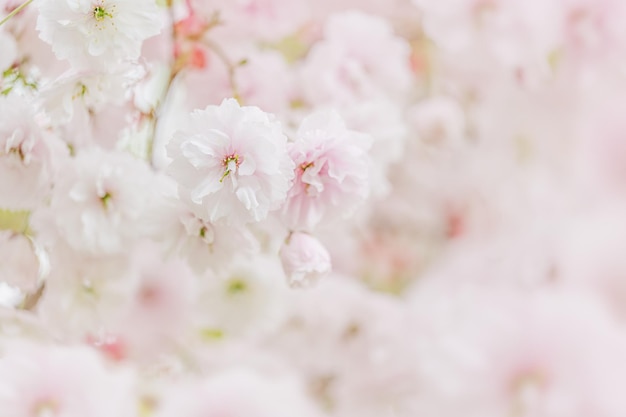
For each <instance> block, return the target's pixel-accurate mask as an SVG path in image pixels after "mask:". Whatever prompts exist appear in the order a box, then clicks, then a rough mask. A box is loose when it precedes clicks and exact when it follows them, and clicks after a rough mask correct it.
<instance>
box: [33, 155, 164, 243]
mask: <svg viewBox="0 0 626 417" xmlns="http://www.w3.org/2000/svg"><path fill="white" fill-rule="evenodd" d="M155 187H157V182H156V180H155V178H154V177H153V176H152V173H151V172H150V170H149V169H148V167H147V166H146V164H145V163H143V162H142V161H138V160H135V159H134V158H133V157H131V156H129V155H128V154H125V153H116V152H105V151H102V150H98V149H91V150H85V151H82V152H80V153H79V154H78V155H77V156H76V157H75V158H74V159H73V160H71V161H70V163H69V164H68V166H67V167H65V169H64V171H63V174H62V177H61V179H60V181H59V182H58V183H57V184H56V186H55V189H54V193H53V195H52V200H51V203H50V207H49V208H46V209H43V210H40V211H38V212H37V213H36V215H35V218H34V219H33V223H34V225H35V228H36V229H37V230H38V231H39V232H40V233H42V234H43V235H44V236H46V240H48V241H62V242H65V243H66V244H68V245H69V246H70V247H72V248H73V249H75V250H77V251H84V252H86V253H91V254H93V255H96V254H114V253H120V252H123V251H125V250H126V245H127V244H129V243H131V242H135V241H137V239H139V238H141V237H142V236H147V235H148V234H149V233H150V231H151V226H150V224H149V223H148V222H147V220H145V219H146V217H145V215H146V210H147V209H148V208H149V207H150V206H151V204H153V202H155V201H156V199H157V193H156V190H155ZM138 190H141V191H142V192H140V193H138V192H137V191H138Z"/></svg>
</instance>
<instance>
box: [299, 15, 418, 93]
mask: <svg viewBox="0 0 626 417" xmlns="http://www.w3.org/2000/svg"><path fill="white" fill-rule="evenodd" d="M409 53H410V48H409V45H408V43H407V42H406V41H405V40H404V39H402V38H400V37H396V36H394V34H393V30H392V27H391V26H390V25H389V24H388V23H387V22H386V21H385V20H384V19H382V18H380V17H378V16H374V15H368V14H366V13H363V12H360V11H356V10H353V11H347V12H343V13H337V14H334V15H332V16H331V17H330V18H329V19H328V21H327V22H326V25H325V27H324V39H323V40H322V41H320V42H317V43H315V44H314V45H313V47H312V48H311V51H310V52H309V54H308V55H307V57H306V60H305V62H304V63H303V67H302V78H303V82H304V84H303V88H304V93H305V97H306V99H307V100H308V101H310V102H311V103H314V104H324V103H333V104H344V105H345V104H349V103H354V102H358V101H359V100H364V99H376V98H381V97H383V98H384V97H389V98H391V99H394V100H399V101H402V100H403V99H404V98H405V97H406V94H407V91H409V88H410V85H411V82H412V79H411V77H412V75H411V69H410V67H409Z"/></svg>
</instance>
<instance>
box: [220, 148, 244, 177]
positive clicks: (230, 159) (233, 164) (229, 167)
mask: <svg viewBox="0 0 626 417" xmlns="http://www.w3.org/2000/svg"><path fill="white" fill-rule="evenodd" d="M222 165H223V166H224V168H226V169H225V170H224V173H223V174H222V178H220V182H224V178H226V177H227V176H228V175H230V173H231V172H233V171H236V170H237V168H238V167H239V165H241V158H239V155H237V154H236V153H235V154H232V155H228V156H226V157H224V159H222Z"/></svg>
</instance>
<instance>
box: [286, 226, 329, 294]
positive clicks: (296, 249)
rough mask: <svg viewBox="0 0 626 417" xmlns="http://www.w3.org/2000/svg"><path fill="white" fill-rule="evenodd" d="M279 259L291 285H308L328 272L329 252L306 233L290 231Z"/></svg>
mask: <svg viewBox="0 0 626 417" xmlns="http://www.w3.org/2000/svg"><path fill="white" fill-rule="evenodd" d="M280 260H281V262H282V264H283V270H284V271H285V274H286V275H287V282H289V285H291V286H292V287H308V286H310V285H312V284H314V283H316V282H317V281H318V280H319V279H320V278H322V277H323V276H325V275H327V274H328V273H330V270H331V265H330V254H329V253H328V251H327V250H326V248H325V247H324V245H322V244H321V243H320V241H319V240H317V239H315V238H314V237H313V236H311V235H309V234H307V233H300V232H296V233H292V234H290V235H289V237H288V238H287V241H286V242H285V244H284V245H283V247H282V248H281V249H280Z"/></svg>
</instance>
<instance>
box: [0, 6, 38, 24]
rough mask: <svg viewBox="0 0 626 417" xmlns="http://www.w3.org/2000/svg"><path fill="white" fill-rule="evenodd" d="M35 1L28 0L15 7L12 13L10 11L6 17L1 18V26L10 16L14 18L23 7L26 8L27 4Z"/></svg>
mask: <svg viewBox="0 0 626 417" xmlns="http://www.w3.org/2000/svg"><path fill="white" fill-rule="evenodd" d="M32 2H33V0H27V1H25V2H24V3H22V4H20V5H19V6H17V7H16V8H15V9H13V11H12V12H11V13H9V14H8V15H6V17H5V18H4V19H2V20H0V26H2V25H3V24H5V23H6V22H7V21H8V20H9V19H10V18H12V17H13V16H15V15H16V14H18V13H19V12H21V11H22V9H24V8H25V7H26V6H28V5H29V4H31V3H32Z"/></svg>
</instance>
